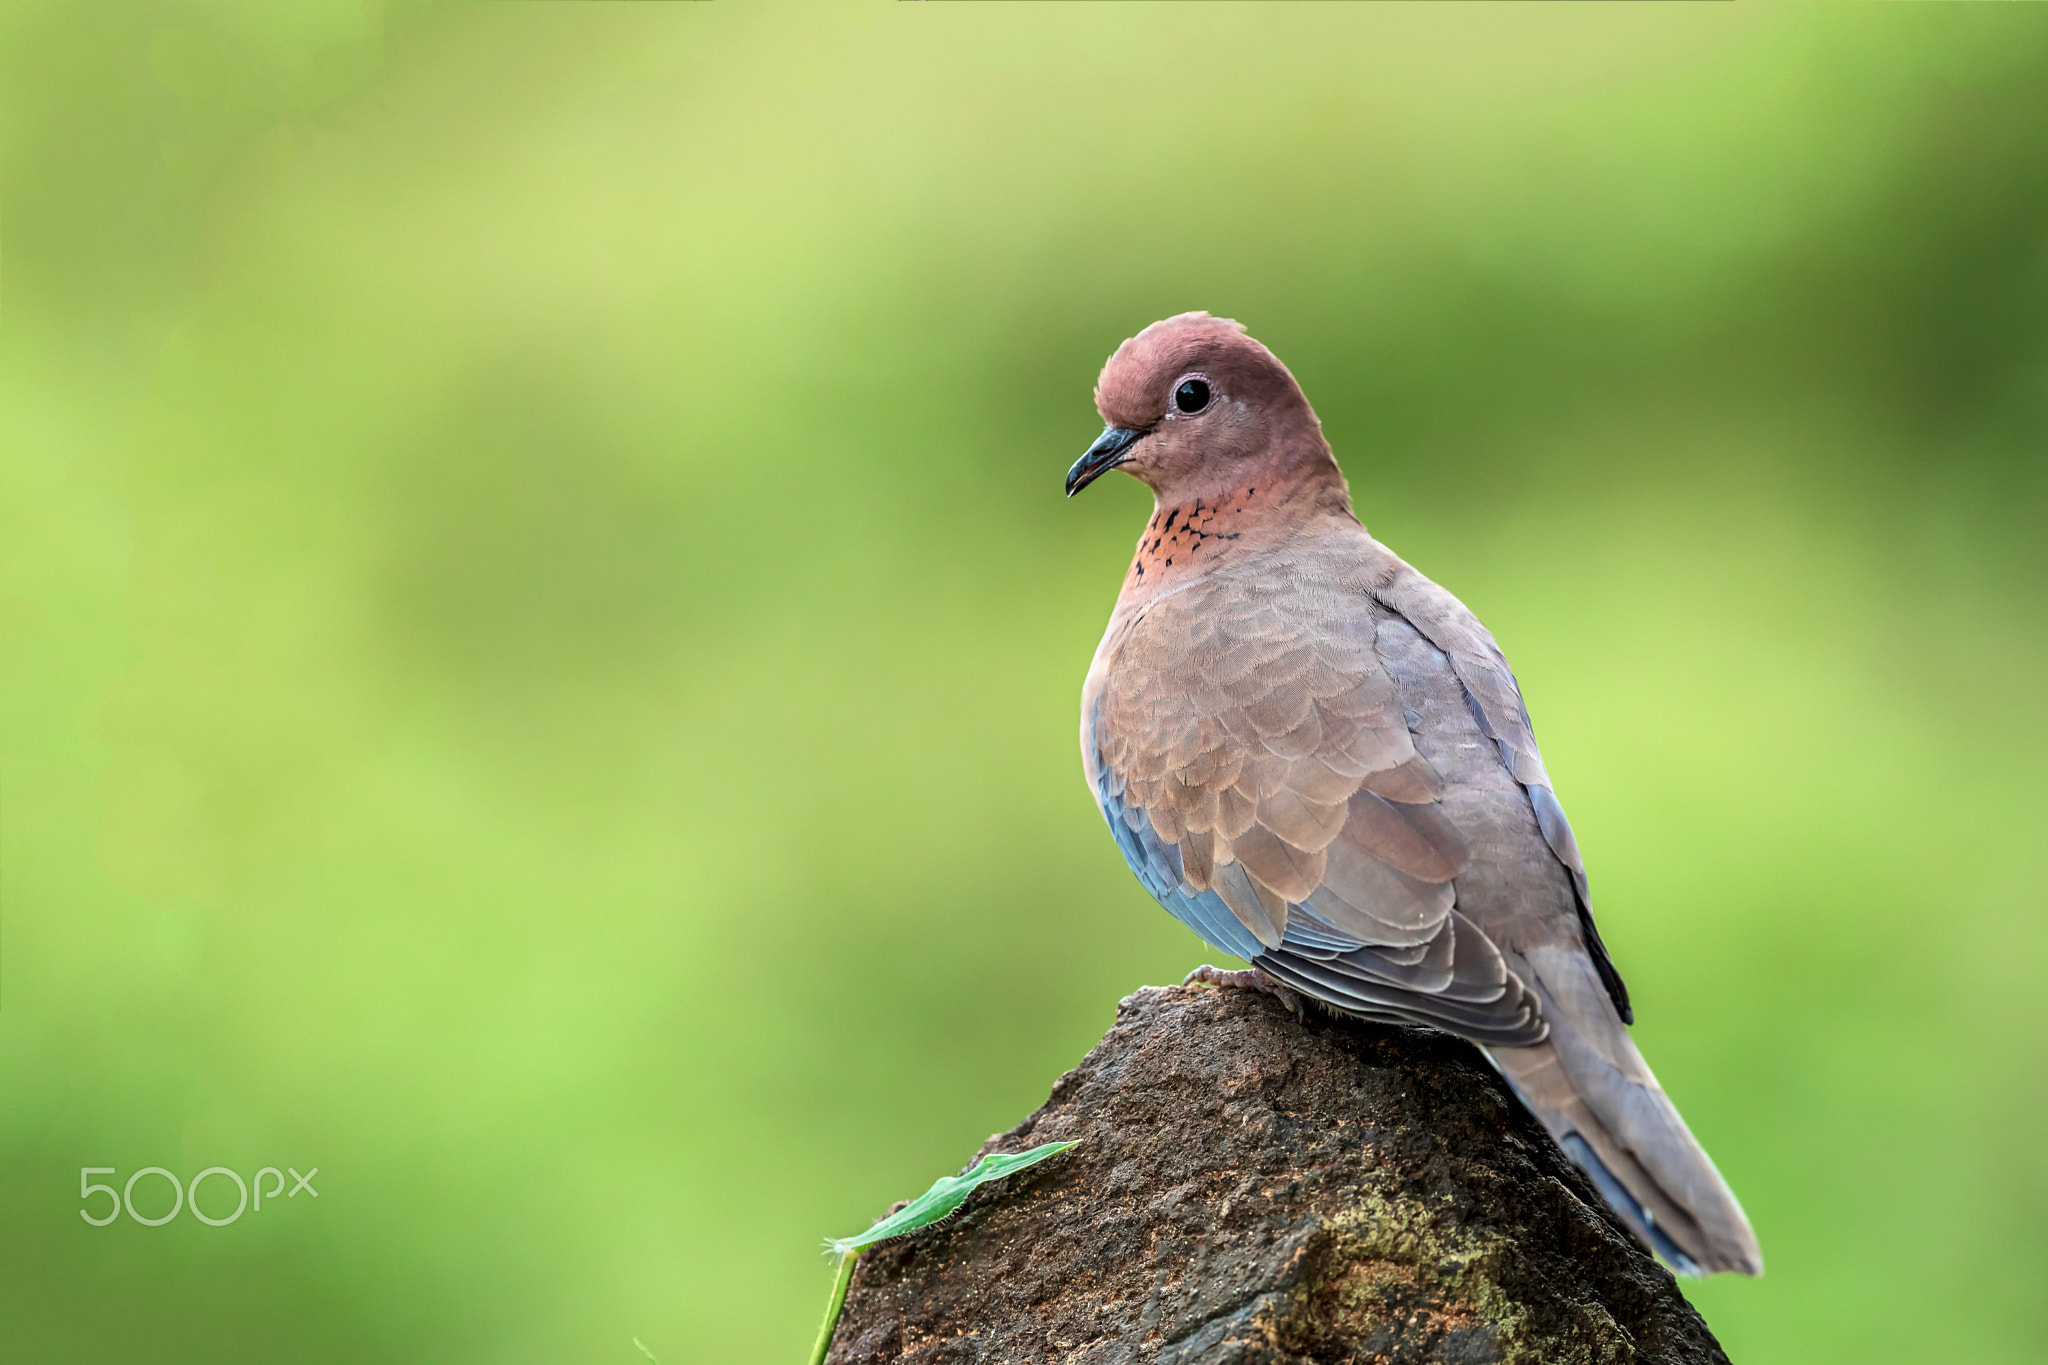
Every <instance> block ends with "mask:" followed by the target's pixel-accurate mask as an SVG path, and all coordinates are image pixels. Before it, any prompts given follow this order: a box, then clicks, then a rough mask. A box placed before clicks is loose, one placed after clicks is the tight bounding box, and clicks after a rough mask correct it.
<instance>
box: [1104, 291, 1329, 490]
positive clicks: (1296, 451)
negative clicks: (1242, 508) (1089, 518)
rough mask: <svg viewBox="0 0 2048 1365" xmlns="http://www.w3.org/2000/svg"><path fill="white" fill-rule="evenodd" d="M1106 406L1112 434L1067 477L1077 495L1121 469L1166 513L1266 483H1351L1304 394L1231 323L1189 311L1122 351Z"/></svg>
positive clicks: (1110, 369)
mask: <svg viewBox="0 0 2048 1365" xmlns="http://www.w3.org/2000/svg"><path fill="white" fill-rule="evenodd" d="M1095 407H1096V410H1097V411H1099V412H1100V413H1101V414H1102V420H1103V421H1104V422H1105V423H1107V424H1108V429H1107V430H1106V431H1104V432H1103V433H1102V435H1101V436H1100V437H1099V438H1097V440H1096V442H1095V444H1094V445H1092V446H1090V447H1089V448H1088V453H1087V454H1085V455H1083V456H1082V457H1081V458H1080V459H1079V460H1077V461H1075V463H1074V467H1073V468H1072V469H1070V470H1069V471H1067V495H1068V496H1069V497H1072V496H1073V495H1074V494H1076V493H1078V492H1080V491H1081V490H1082V489H1083V488H1086V487H1087V486H1088V485H1089V484H1091V483H1093V482H1094V481H1095V480H1096V479H1097V478H1099V477H1101V476H1102V475H1103V474H1104V473H1106V472H1107V471H1109V470H1112V469H1121V470H1123V471H1124V472H1125V473H1127V474H1130V475H1132V476H1134V477H1136V478H1137V479H1139V480H1140V481H1141V482H1143V483H1144V484H1146V485H1147V486H1148V487H1150V488H1151V489H1152V491H1153V493H1154V494H1155V495H1156V496H1157V497H1158V499H1159V501H1160V503H1161V504H1162V505H1165V504H1168V503H1176V502H1184V501H1188V500H1191V499H1193V498H1198V497H1204V498H1220V497H1224V496H1226V495H1229V494H1232V493H1236V492H1239V491H1241V490H1243V489H1245V488H1247V487H1256V486H1258V485H1260V484H1261V483H1264V484H1266V485H1269V486H1272V487H1274V488H1275V489H1276V490H1277V489H1279V488H1284V487H1298V486H1301V485H1302V484H1304V483H1308V484H1319V485H1320V484H1332V483H1333V484H1334V487H1335V488H1336V489H1337V490H1339V492H1340V494H1341V490H1342V489H1343V486H1344V479H1343V475H1341V474H1339V473H1338V472H1337V465H1336V462H1335V461H1334V460H1332V459H1331V458H1330V447H1329V444H1328V443H1327V442H1325V441H1324V440H1323V431H1322V424H1321V423H1319V422H1318V421H1317V420H1316V414H1315V411H1314V410H1313V409H1312V408H1310V407H1309V405H1308V399H1306V398H1304V397H1303V396H1302V393H1301V386H1300V385H1299V384H1296V383H1295V382H1294V376H1293V375H1291V374H1289V373H1288V372H1287V367H1286V366H1285V365H1282V364H1281V363H1280V361H1279V360H1278V358H1276V357H1275V356H1274V354H1273V353H1272V352H1271V351H1269V350H1267V349H1266V348H1265V347H1264V346H1261V345H1260V344H1259V343H1258V342H1256V341H1253V340H1252V339H1251V338H1250V337H1248V336H1246V335H1245V334H1244V328H1242V327H1240V326H1238V324H1236V323H1235V322H1232V321H1230V319H1228V318H1212V317H1210V316H1209V315H1208V314H1207V313H1182V314H1181V315H1180V316H1179V317H1171V318H1168V319H1166V320H1165V321H1164V322H1155V323H1153V324H1152V325H1151V326H1150V327H1147V328H1146V329H1145V330H1144V331H1142V332H1140V333H1138V334H1137V335H1136V336H1134V337H1132V338H1131V339H1130V340H1129V341H1126V342H1125V343H1124V344H1123V345H1121V346H1119V347H1117V348H1116V354H1115V355H1113V356H1111V357H1110V358H1109V363H1108V364H1106V365H1104V366H1103V367H1102V377H1101V378H1100V379H1099V380H1097V381H1096V383H1095Z"/></svg>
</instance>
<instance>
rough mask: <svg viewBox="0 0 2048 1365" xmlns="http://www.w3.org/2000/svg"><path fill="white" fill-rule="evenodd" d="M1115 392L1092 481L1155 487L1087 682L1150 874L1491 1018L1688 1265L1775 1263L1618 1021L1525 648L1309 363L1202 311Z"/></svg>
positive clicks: (1667, 1249)
mask: <svg viewBox="0 0 2048 1365" xmlns="http://www.w3.org/2000/svg"><path fill="white" fill-rule="evenodd" d="M1095 405H1096V407H1097V409H1098V410H1099V411H1100V412H1101V414H1102V417H1103V420H1104V421H1105V422H1107V423H1108V429H1107V430H1106V431H1104V432H1103V433H1102V436H1101V438H1100V439H1099V440H1097V441H1096V442H1095V444H1094V445H1093V446H1091V447H1090V448H1089V450H1088V452H1087V453H1086V454H1085V455H1083V456H1082V457H1081V459H1080V460H1079V461H1078V462H1077V463H1076V464H1075V465H1074V467H1073V469H1072V470H1071V471H1070V472H1069V473H1068V475H1067V492H1068V494H1069V495H1072V494H1074V493H1077V492H1079V491H1080V490H1081V489H1082V488H1085V487H1086V486H1087V485H1088V484H1089V483H1091V482H1093V481H1094V480H1095V479H1096V478H1097V477H1099V476H1100V475H1102V474H1103V473H1104V472H1105V471H1108V470H1111V469H1122V470H1124V471H1125V472H1126V473H1129V474H1132V475H1135V476H1136V477H1137V478H1138V479H1139V480H1141V481H1142V482H1143V483H1144V484H1146V485H1147V486H1148V487H1149V488H1151V490H1152V492H1153V495H1154V500H1155V510H1154V512H1153V515H1152V519H1151V521H1149V522H1147V523H1146V525H1145V533H1144V535H1143V536H1142V537H1141V538H1140V540H1139V542H1138V551H1137V556H1136V557H1135V558H1134V559H1133V560H1132V561H1131V567H1130V570H1129V572H1128V573H1127V574H1126V575H1125V577H1124V585H1123V592H1122V594H1121V595H1120V596H1119V597H1118V598H1117V603H1116V610H1115V612H1114V613H1113V614H1112V615H1111V616H1110V619H1109V629H1108V630H1107V631H1106V632H1105V633H1104V635H1103V637H1102V645H1101V647H1100V648H1099V649H1097V650H1096V652H1095V661H1094V663H1093V665H1092V666H1091V667H1090V668H1089V670H1088V680H1087V683H1086V684H1085V685H1084V686H1083V688H1082V692H1081V760H1082V765H1083V767H1084V769H1085V770H1086V773H1087V777H1088V784H1089V787H1090V788H1091V789H1092V791H1093V792H1094V795H1095V798H1096V800H1097V802H1098V803H1099V804H1100V805H1101V807H1102V812H1103V815H1104V816H1105V817H1106V818H1107V819H1108V821H1109V828H1110V831H1111V833H1113V834H1114V835H1115V836H1116V841H1117V844H1118V846H1119V847H1120V848H1121V849H1122V850H1123V854H1124V857H1125V858H1126V859H1127V860H1128V861H1129V863H1130V865H1131V869H1132V870H1133V871H1134V872H1136V873H1137V874H1138V880H1139V881H1140V882H1142V883H1143V884H1144V886H1145V889H1146V890H1147V891H1149V892H1151V893H1152V895H1153V896H1154V897H1156V898H1157V899H1158V900H1159V902H1160V904H1162V905H1164V906H1165V907H1166V908H1167V909H1168V910H1169V911H1171V912H1172V913H1173V915H1174V917H1175V918H1177V919H1179V920H1180V921H1181V922H1182V923H1183V924H1185V925H1187V926H1188V927H1189V928H1190V929H1193V930H1194V931H1195V932H1196V933H1197V934H1199V935H1200V936H1201V937H1202V939H1203V940H1204V941H1205V942H1207V943H1208V944H1210V945H1211V946H1212V947H1214V948H1217V949H1219V950H1221V951H1223V952H1226V953H1231V954H1234V955H1235V956H1237V957H1240V958H1243V959H1245V960H1247V961H1249V962H1250V963H1251V964H1252V965H1253V966H1254V967H1255V968H1257V969H1258V971H1259V972H1262V973H1264V974H1265V978H1270V980H1271V981H1273V982H1277V983H1278V984H1279V986H1281V987H1283V988H1285V989H1287V990H1291V991H1293V992H1295V993H1298V994H1299V995H1302V996H1307V997H1309V998H1311V999H1313V1000H1316V1001H1318V1002H1320V1003H1321V1004H1323V1005H1325V1006H1328V1007H1330V1008H1332V1009H1335V1010H1339V1011H1342V1012H1343V1013H1346V1014H1351V1015H1358V1016H1362V1017H1364V1018H1368V1019H1379V1020H1392V1021H1398V1022H1401V1023H1409V1024H1423V1025H1427V1026H1430V1027H1433V1028H1439V1029H1443V1030H1446V1031H1448V1032H1450V1033H1455V1034H1457V1035H1459V1036H1461V1037H1464V1038H1467V1039H1470V1040H1471V1041H1472V1042H1474V1043H1477V1044H1478V1045H1479V1046H1480V1047H1481V1048H1483V1049H1484V1050H1485V1052H1486V1055H1487V1056H1488V1057H1489V1058H1491V1059H1492V1061H1493V1064H1494V1066H1495V1067H1496V1068H1498V1069H1499V1071H1500V1073H1501V1074H1502V1075H1503V1076H1504V1077H1506V1079H1507V1082H1508V1084H1509V1085H1510V1086H1512V1087H1513V1089H1514V1091H1515V1093H1516V1095H1518V1096H1519V1097H1520V1098H1521V1100H1522V1102H1523V1103H1524V1104H1525V1105H1527V1106H1528V1108H1529V1109H1530V1111H1531V1112H1533V1113H1534V1114H1535V1115H1536V1116H1537V1117H1538V1118H1539V1119H1541V1120H1542V1122H1543V1124H1544V1126H1545V1127H1546V1128H1548V1129H1549V1130H1550V1133H1551V1136H1552V1137H1554V1138H1555V1139H1556V1140H1557V1142H1558V1144H1559V1146H1561V1147H1562V1148H1563V1149H1564V1151H1565V1152H1566V1153H1567V1154H1568V1155H1569V1156H1570V1157H1571V1158H1572V1160H1573V1161H1575V1162H1577V1163H1578V1165H1579V1166H1580V1167H1581V1168H1583V1169H1584V1170H1585V1172H1586V1173H1587V1175H1589V1176H1591V1177H1592V1180H1593V1183H1594V1184H1595V1185H1596V1186H1597V1187H1598V1188H1599V1190H1600V1193H1601V1194H1602V1195H1603V1196H1604V1197H1605V1198H1606V1200H1607V1202H1608V1203H1609V1204H1610V1205H1612V1206H1613V1208H1614V1210H1615V1212H1616V1213H1618V1214H1619V1215H1620V1216H1621V1217H1622V1219H1623V1220H1624V1221H1625V1222H1626V1223H1627V1224H1628V1225H1629V1227H1631V1228H1632V1229H1633V1230H1634V1231H1635V1233H1636V1234H1637V1235H1638V1236H1639V1237H1640V1238H1641V1239H1642V1240H1643V1241H1644V1242H1645V1243H1646V1244H1648V1245H1649V1246H1650V1247H1651V1248H1653V1249H1654V1250H1655V1251H1657V1252H1658V1253H1659V1254H1661V1255H1662V1256H1663V1257H1664V1258H1665V1259H1666V1260H1668V1261H1669V1262H1670V1263H1671V1264H1672V1266H1674V1267H1675V1268H1677V1269H1678V1270H1680V1271H1682V1272H1686V1273H1690V1274H1709V1273H1712V1272H1715V1271H1722V1270H1736V1271H1742V1272H1745V1273H1747V1274H1752V1275H1754V1274H1759V1273H1761V1271H1762V1269H1763V1259H1762V1256H1761V1254H1760V1253H1759V1252H1758V1249H1757V1243H1756V1236H1755V1234H1754V1233H1753V1232H1751V1231H1750V1227H1749V1222H1748V1220H1747V1219H1746V1218H1745V1217H1744V1216H1743V1213H1742V1208H1741V1206H1740V1205H1739V1204H1737V1203H1736V1200H1735V1196H1734V1194H1733V1193H1732V1192H1731V1191H1730V1190H1729V1188H1728V1185H1727V1183H1726V1182H1725V1181H1723V1180H1722V1178H1721V1175H1720V1172H1718V1171H1717V1170H1715V1169H1714V1164H1713V1162H1712V1161H1711V1160H1709V1159H1708V1157H1707V1154H1706V1153H1705V1152H1704V1151H1703V1150H1701V1148H1700V1145H1699V1143H1698V1142H1696V1141H1695V1140H1694V1139H1693V1136H1692V1134H1691V1133H1690V1132H1689V1131H1687V1129H1686V1126H1685V1121H1684V1120H1683V1119H1681V1118H1680V1117H1679V1116H1678V1111H1677V1110H1676V1109H1675V1108H1673V1107H1672V1104H1671V1101H1670V1100H1669V1099H1667V1098H1666V1097H1665V1094H1664V1091H1663V1089H1662V1088H1661V1087H1660V1086H1659V1085H1658V1084H1657V1078H1656V1077H1655V1076H1653V1075H1651V1074H1650V1068H1649V1067H1648V1065H1646V1064H1645V1063H1644V1061H1643V1058H1642V1054H1641V1053H1639V1052H1637V1051H1636V1048H1635V1044H1634V1043H1633V1042H1631V1041H1630V1039H1629V1035H1628V1032H1627V1030H1626V1028H1625V1027H1624V1025H1626V1024H1628V1023H1630V1022H1632V1019H1633V1016H1632V1014H1631V1012H1630V1009H1629V1002H1628V991H1627V988H1626V987H1624V986H1623V985H1622V981H1621V977H1620V975H1619V974H1618V973H1617V972H1616V971H1615V969H1614V964H1613V963H1612V962H1611V961H1609V960H1608V956H1607V950H1606V948H1605V947H1604V946H1603V945H1602V944H1601V942H1600V934H1599V931H1598V930H1597V929H1595V928H1594V927H1593V914H1592V908H1591V906H1590V904H1589V902H1588V900H1587V895H1586V873H1585V868H1584V866H1583V865H1582V863H1581V861H1580V858H1579V849H1578V844H1577V842H1576V841H1575V840H1574V839H1573V838H1572V828H1571V825H1570V824H1569V823H1568V822H1567V821H1566V820H1565V815H1564V808H1563V807H1562V806H1560V805H1559V804H1558V800H1557V797H1556V795H1555V794H1554V793H1553V792H1552V790H1551V786H1550V778H1549V775H1548V774H1547V773H1545V771H1544V768H1543V758H1542V755H1541V754H1540V753H1539V752H1538V751H1537V748H1536V739H1535V735H1534V734H1533V733H1532V732H1531V730H1530V725H1529V713H1528V711H1527V710H1526V708H1524V706H1523V704H1522V695H1521V691H1520V689H1519V688H1518V687H1517V685H1516V683H1515V676H1514V674H1513V673H1512V672H1510V671H1509V669H1508V663H1507V660H1506V659H1505V658H1504V657H1502V655H1501V651H1500V647H1499V646H1498V645H1496V644H1495V643H1494V640H1493V636H1492V635H1490V634H1488V633H1487V630H1486V627H1484V626H1482V625H1481V624H1479V621H1478V620H1477V618H1475V617H1474V616H1473V615H1472V613H1471V612H1470V611H1467V610H1466V609H1465V607H1464V605H1463V604H1462V603H1460V602H1459V601H1458V599H1456V598H1455V597H1453V596H1451V595H1450V594H1449V593H1448V592H1445V591H1444V590H1443V589H1442V588H1440V587H1438V586H1437V585H1436V584H1434V583H1432V582H1430V581H1429V580H1428V579H1427V578H1424V577H1423V576H1422V575H1421V574H1420V573H1417V572H1416V571H1415V570H1414V569H1413V568H1411V567H1409V565H1408V564H1406V563H1405V562H1403V561H1402V559H1401V558H1400V557H1399V556H1398V555H1396V554H1394V552H1393V551H1391V550H1389V549H1387V548H1386V547H1385V546H1384V545H1381V544H1380V543H1379V542H1378V541H1376V540H1374V539H1373V538H1372V537H1371V536H1370V535H1368V534H1367V533H1366V530H1365V528H1364V527H1363V526H1362V525H1360V524H1359V522H1358V519H1357V518H1356V517H1355V516H1354V515H1353V513H1352V510H1351V496H1350V490H1349V488H1348V486H1347V485H1346V484H1345V481H1344V476H1343V474H1342V473H1341V472H1340V471H1339V470H1338V468H1337V465H1336V462H1335V461H1334V460H1333V459H1332V458H1331V455H1330V447H1329V443H1328V442H1327V441H1325V440H1324V439H1323V434H1322V427H1321V424H1320V423H1319V422H1318V421H1317V420H1316V415H1315V413H1314V411H1313V410H1311V409H1310V407H1309V405H1308V400H1307V399H1306V398H1305V397H1303V396H1302V392H1301V389H1300V387H1299V386H1297V385H1296V384H1295V382H1294V376H1293V375H1291V374H1289V373H1288V371H1287V367H1286V366H1284V365H1282V364H1281V363H1280V361H1279V360H1278V359H1276V358H1275V357H1274V356H1273V354H1272V353H1271V352H1270V351H1268V350H1267V349H1266V348H1265V347H1264V346H1261V345H1260V344H1259V343H1258V342H1256V341H1253V340H1252V339H1251V338H1250V337H1248V336H1246V335H1245V334H1244V331H1243V329H1242V328H1240V327H1239V326H1238V325H1237V324H1236V323H1234V322H1230V321H1227V320H1225V319H1222V318H1212V317H1210V316H1209V315H1208V314H1206V313H1185V314H1182V315H1181V316H1179V317H1175V318H1168V319H1167V320H1166V321H1164V322H1158V323H1154V324H1153V325H1152V326H1150V327H1148V328H1146V329H1145V330H1144V331H1143V332H1140V333H1139V334H1138V335H1137V336H1135V337H1133V338H1131V339H1130V340H1129V341H1126V342H1125V343H1124V344H1123V345H1122V346H1120V347H1118V348H1117V351H1116V354H1115V355H1113V356H1111V357H1110V359H1109V363H1108V364H1107V365H1106V366H1104V367H1103V371H1102V378H1101V379H1100V381H1098V383H1097V385H1096V389H1095ZM1227 975H1233V976H1242V977H1245V978H1251V976H1252V974H1250V973H1239V974H1227ZM1260 979H1264V978H1260Z"/></svg>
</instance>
